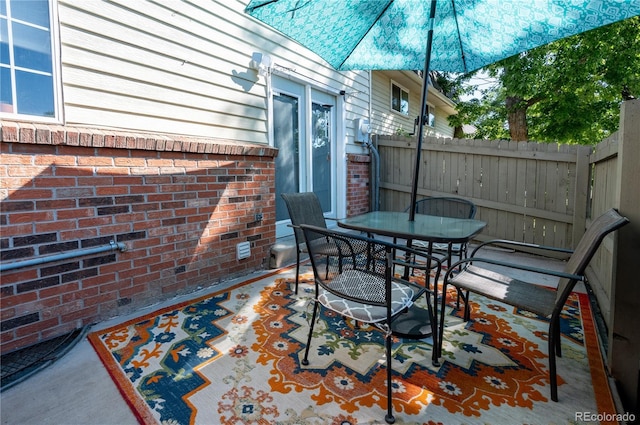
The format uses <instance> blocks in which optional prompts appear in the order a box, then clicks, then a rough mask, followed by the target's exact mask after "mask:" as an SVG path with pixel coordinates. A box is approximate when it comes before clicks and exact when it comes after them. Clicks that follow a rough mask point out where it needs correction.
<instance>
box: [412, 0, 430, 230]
mask: <svg viewBox="0 0 640 425" xmlns="http://www.w3.org/2000/svg"><path fill="white" fill-rule="evenodd" d="M435 17H436V0H431V11H430V12H429V32H428V33H427V51H426V56H425V60H424V74H423V75H422V104H421V105H420V116H419V117H418V119H419V120H420V123H419V125H418V143H417V146H416V163H415V165H414V168H413V185H412V187H411V203H410V204H409V205H411V209H410V210H409V221H414V220H415V217H416V202H417V198H418V178H419V174H420V156H421V154H422V138H423V137H424V124H425V121H426V120H427V119H429V117H427V97H428V95H429V66H430V63H431V43H432V42H433V22H434V20H435Z"/></svg>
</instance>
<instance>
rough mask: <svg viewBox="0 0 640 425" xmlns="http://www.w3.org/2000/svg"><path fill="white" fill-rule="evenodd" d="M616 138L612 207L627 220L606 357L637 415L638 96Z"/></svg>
mask: <svg viewBox="0 0 640 425" xmlns="http://www.w3.org/2000/svg"><path fill="white" fill-rule="evenodd" d="M618 140H619V146H618V175H617V180H618V181H617V187H618V194H617V195H618V196H617V200H616V206H617V208H618V210H619V211H620V214H622V215H624V216H626V217H627V218H629V220H630V221H631V223H629V224H628V225H626V226H625V227H623V228H622V229H620V230H619V231H618V232H617V237H618V244H617V251H616V250H614V255H615V257H614V272H615V273H614V279H615V280H614V282H613V287H612V294H611V298H612V306H611V308H612V311H611V324H610V326H609V344H610V347H609V352H608V359H607V360H608V366H609V370H610V371H611V373H612V375H613V377H614V378H615V379H616V380H617V382H618V384H619V385H618V388H619V390H620V397H621V399H622V402H623V404H624V406H625V409H626V410H627V411H631V412H635V413H636V415H637V414H638V413H640V412H639V411H640V403H639V392H640V389H639V388H640V364H639V361H640V332H639V331H638V330H639V329H640V314H638V311H640V284H638V273H639V268H638V259H639V258H640V244H639V243H638V241H640V190H638V182H640V167H638V163H640V99H636V100H632V101H627V102H624V103H623V104H622V107H621V109H620V130H619V139H618ZM616 252H617V254H616Z"/></svg>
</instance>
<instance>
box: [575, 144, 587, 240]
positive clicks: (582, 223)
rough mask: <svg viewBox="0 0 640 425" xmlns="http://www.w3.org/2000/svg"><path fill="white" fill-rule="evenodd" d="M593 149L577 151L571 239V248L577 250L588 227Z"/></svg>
mask: <svg viewBox="0 0 640 425" xmlns="http://www.w3.org/2000/svg"><path fill="white" fill-rule="evenodd" d="M590 154H591V147H589V146H578V149H577V151H576V186H575V193H574V194H573V197H574V199H573V200H574V202H573V205H574V211H573V233H572V237H571V245H572V246H571V247H572V248H575V247H576V244H577V243H578V241H579V240H580V238H581V237H582V235H583V234H584V231H585V229H586V227H587V207H588V205H587V202H588V201H587V200H588V199H589V189H590V186H591V185H590V184H589V177H590V175H591V173H590V172H589V166H590V165H589V155H590Z"/></svg>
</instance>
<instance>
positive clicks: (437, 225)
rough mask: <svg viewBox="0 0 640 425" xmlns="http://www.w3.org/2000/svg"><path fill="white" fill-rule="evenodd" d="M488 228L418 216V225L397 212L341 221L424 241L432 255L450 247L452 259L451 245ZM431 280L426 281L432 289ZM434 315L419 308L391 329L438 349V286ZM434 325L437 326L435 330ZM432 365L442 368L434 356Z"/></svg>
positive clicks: (357, 227)
mask: <svg viewBox="0 0 640 425" xmlns="http://www.w3.org/2000/svg"><path fill="white" fill-rule="evenodd" d="M486 225H487V223H485V222H484V221H480V220H474V219H465V218H451V217H439V216H433V215H425V214H416V215H415V220H414V221H409V213H405V212H393V211H373V212H368V213H365V214H362V215H358V216H354V217H350V218H347V219H342V220H338V226H340V227H343V228H346V229H351V230H359V231H361V232H366V233H368V234H372V233H373V234H378V235H384V236H390V237H393V238H394V240H395V238H401V239H406V240H407V244H411V241H412V240H416V239H417V240H422V241H426V242H428V243H429V251H428V252H431V248H432V245H433V244H434V243H446V244H448V247H449V253H448V254H449V258H450V256H451V244H453V243H465V242H469V240H471V238H472V237H474V236H475V235H477V234H479V233H480V232H481V231H482V229H484V227H485V226H486ZM428 279H429V278H428V277H427V280H426V281H425V285H426V286H427V289H428V288H429V280H428ZM432 292H433V298H434V303H433V315H431V314H430V311H427V310H425V309H423V308H421V307H418V306H417V305H416V304H414V305H413V306H411V308H409V311H408V312H407V313H405V314H403V315H401V316H399V317H398V318H397V319H396V320H395V321H394V322H393V323H392V325H391V328H392V330H393V333H394V334H395V335H398V336H400V337H403V338H411V339H423V338H426V337H428V336H429V335H432V337H433V344H434V347H435V346H437V337H438V335H437V332H433V329H434V328H437V326H435V325H437V323H436V320H437V318H438V285H437V283H436V284H434V285H433V291H432ZM432 322H433V323H434V325H433V326H432ZM432 362H433V364H434V366H439V362H438V358H437V357H436V354H435V352H434V355H433V358H432Z"/></svg>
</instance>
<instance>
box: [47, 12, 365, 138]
mask: <svg viewBox="0 0 640 425" xmlns="http://www.w3.org/2000/svg"><path fill="white" fill-rule="evenodd" d="M246 3H247V2H246V1H228V0H213V1H212V0H192V1H175V0H158V1H153V2H151V1H141V0H138V1H130V0H114V1H110V2H103V1H97V0H58V5H59V17H60V27H61V30H60V32H61V40H62V49H61V50H62V66H63V69H62V75H63V82H64V100H65V117H66V124H67V125H84V126H96V127H113V128H119V129H131V130H135V131H150V132H160V133H170V134H180V135H193V136H204V137H211V138H215V139H220V140H229V141H242V142H257V143H267V142H268V129H267V116H268V114H267V105H268V103H267V100H266V99H267V86H266V79H265V78H264V77H262V76H258V75H257V74H256V72H255V71H254V70H252V69H250V68H249V63H250V61H251V54H252V52H254V51H258V52H263V53H266V54H269V55H271V56H272V58H273V61H274V63H275V64H276V65H279V66H282V69H283V71H281V72H284V73H289V74H291V73H294V74H295V75H297V76H300V78H305V79H308V80H311V81H316V82H318V83H319V84H320V85H322V86H324V87H327V89H329V88H331V89H332V90H334V91H339V90H345V91H346V92H350V91H351V90H350V87H356V90H358V91H364V92H368V75H367V73H366V72H349V73H338V72H336V71H334V70H333V69H332V68H330V67H329V66H328V65H326V64H325V63H324V62H322V61H321V60H320V59H319V58H317V57H310V56H312V54H311V53H305V51H304V49H302V48H300V47H299V46H298V45H297V44H295V43H293V42H291V41H290V40H288V39H286V38H284V37H280V36H278V35H277V34H275V33H274V32H273V31H271V30H270V29H268V28H267V27H266V26H265V25H263V24H261V23H259V22H257V21H255V20H253V19H251V18H250V17H249V16H248V15H246V14H245V13H244V8H245V5H246ZM273 52H277V53H278V55H279V56H275V55H274V53H273ZM274 72H279V71H278V70H276V71H274ZM359 97H360V98H362V97H363V96H359ZM360 100H361V99H359V98H358V97H357V96H345V101H346V109H347V110H348V111H349V110H351V111H352V112H353V113H354V114H355V115H357V116H359V115H364V114H366V108H367V106H368V105H366V104H362V103H360ZM365 100H366V99H365ZM347 118H348V116H347ZM348 125H350V123H349V120H347V126H348ZM348 133H349V131H348V129H347V134H348Z"/></svg>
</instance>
